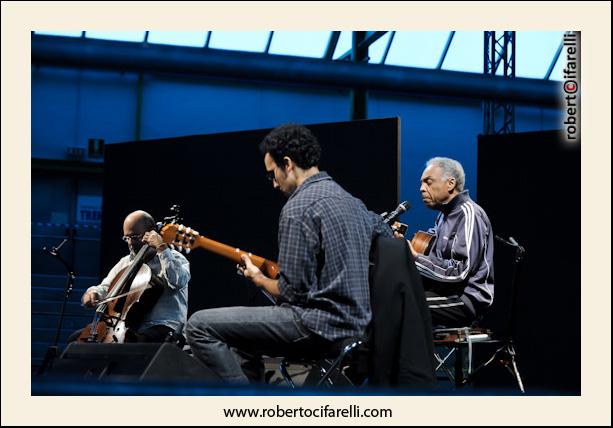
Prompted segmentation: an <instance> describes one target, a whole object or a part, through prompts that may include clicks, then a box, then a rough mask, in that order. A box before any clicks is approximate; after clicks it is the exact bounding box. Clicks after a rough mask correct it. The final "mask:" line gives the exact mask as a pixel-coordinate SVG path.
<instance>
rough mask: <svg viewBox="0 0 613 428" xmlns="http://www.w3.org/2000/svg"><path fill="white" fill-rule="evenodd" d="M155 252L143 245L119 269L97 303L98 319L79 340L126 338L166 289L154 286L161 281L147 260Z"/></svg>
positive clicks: (96, 341)
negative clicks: (126, 264)
mask: <svg viewBox="0 0 613 428" xmlns="http://www.w3.org/2000/svg"><path fill="white" fill-rule="evenodd" d="M154 255H155V249H153V248H152V247H150V246H149V245H143V246H142V247H141V249H140V250H139V251H138V253H137V254H136V256H135V257H134V259H133V260H132V261H131V262H130V264H129V265H128V266H126V267H124V268H123V269H121V270H120V271H119V272H118V273H117V275H116V276H115V277H114V278H113V279H112V281H111V285H110V286H109V291H108V294H107V295H106V297H105V298H104V299H103V300H102V301H100V302H99V303H98V305H97V307H96V312H95V314H94V320H93V321H92V322H91V323H90V324H88V325H87V326H86V327H85V328H84V329H83V330H82V332H81V334H80V335H79V337H78V338H77V342H88V343H123V342H124V341H125V338H126V332H127V330H128V328H130V327H131V326H133V325H136V324H138V322H139V321H140V320H141V319H142V317H143V316H144V314H145V313H146V312H148V310H149V309H150V308H151V307H152V306H153V305H154V304H155V302H156V301H157V299H158V298H159V297H160V295H161V293H162V291H163V289H162V287H153V285H157V284H156V282H157V281H155V279H156V278H155V275H151V269H150V268H149V266H147V264H146V263H147V262H148V261H149V260H150V259H151V258H152V257H153V256H154ZM152 283H153V284H152ZM152 288H153V290H151V292H148V293H145V291H147V290H149V289H152Z"/></svg>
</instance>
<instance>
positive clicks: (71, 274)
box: [37, 237, 77, 375]
mask: <svg viewBox="0 0 613 428" xmlns="http://www.w3.org/2000/svg"><path fill="white" fill-rule="evenodd" d="M70 238H71V237H68V238H64V240H63V241H62V242H61V243H60V245H58V246H57V247H51V249H48V248H47V247H43V251H44V252H46V253H47V254H50V255H51V256H53V257H55V258H56V259H58V260H59V261H60V263H62V264H63V265H64V267H65V268H66V270H67V272H68V277H67V281H66V288H65V289H64V301H63V302H62V308H61V310H60V318H59V320H58V323H57V328H56V331H55V339H54V340H53V345H51V346H49V348H47V353H46V354H45V358H44V360H43V362H42V364H41V366H40V367H39V369H38V372H37V374H38V375H42V374H43V373H44V372H45V371H46V370H47V368H49V367H51V366H52V365H53V360H54V359H55V358H56V357H57V355H58V346H57V343H58V341H59V339H60V333H61V331H62V322H63V321H64V312H65V311H66V303H68V300H69V299H70V295H71V293H72V289H73V287H74V282H75V279H76V277H77V275H76V273H75V271H74V269H73V268H72V266H71V265H70V264H69V263H68V262H67V261H66V260H64V259H63V258H62V256H60V249H61V248H62V246H63V245H64V244H65V243H66V242H68V241H69V240H70Z"/></svg>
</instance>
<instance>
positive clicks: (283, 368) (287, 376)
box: [279, 359, 296, 388]
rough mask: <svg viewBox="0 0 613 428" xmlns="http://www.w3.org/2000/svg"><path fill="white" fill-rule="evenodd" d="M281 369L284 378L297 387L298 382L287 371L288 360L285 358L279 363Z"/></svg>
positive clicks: (291, 385) (290, 385)
mask: <svg viewBox="0 0 613 428" xmlns="http://www.w3.org/2000/svg"><path fill="white" fill-rule="evenodd" d="M279 371H280V372H281V376H283V379H284V380H285V382H286V383H287V384H288V385H289V387H290V388H296V384H295V383H294V381H293V380H292V377H291V376H290V374H289V373H288V371H287V361H285V359H283V360H281V362H280V363H279Z"/></svg>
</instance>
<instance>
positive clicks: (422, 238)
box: [411, 230, 434, 254]
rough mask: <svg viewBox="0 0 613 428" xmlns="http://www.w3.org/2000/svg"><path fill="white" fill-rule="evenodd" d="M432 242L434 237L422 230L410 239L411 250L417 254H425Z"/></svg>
mask: <svg viewBox="0 0 613 428" xmlns="http://www.w3.org/2000/svg"><path fill="white" fill-rule="evenodd" d="M433 242H434V235H433V234H431V233H428V232H424V231H422V230H419V231H417V232H415V235H413V239H411V245H412V246H413V249H414V250H415V251H417V252H418V253H419V254H426V253H427V252H428V251H430V247H431V246H432V243H433Z"/></svg>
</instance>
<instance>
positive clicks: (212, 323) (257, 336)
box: [186, 306, 330, 384]
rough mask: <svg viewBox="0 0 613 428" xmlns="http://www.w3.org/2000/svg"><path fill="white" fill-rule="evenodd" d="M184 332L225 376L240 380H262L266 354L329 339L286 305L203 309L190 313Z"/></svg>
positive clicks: (314, 346) (313, 346)
mask: <svg viewBox="0 0 613 428" xmlns="http://www.w3.org/2000/svg"><path fill="white" fill-rule="evenodd" d="M186 332H187V342H188V343H189V345H190V347H191V350H192V352H193V354H194V356H196V357H197V358H198V359H199V360H200V361H202V362H203V363H204V364H205V365H206V366H208V367H209V368H210V369H212V370H213V371H215V372H216V373H217V374H218V375H219V376H220V377H221V378H222V379H223V380H225V381H227V382H230V383H237V384H246V383H249V382H262V381H263V378H264V365H263V363H262V359H261V357H262V356H263V355H267V356H271V357H280V356H287V355H301V354H303V353H307V352H309V351H310V352H309V353H312V352H313V351H314V350H318V349H321V351H322V352H325V350H326V347H327V346H329V345H330V342H329V341H327V340H325V339H323V338H322V337H320V336H317V335H315V334H314V333H312V332H310V331H309V330H308V329H307V328H306V327H304V326H303V325H302V324H301V323H300V320H299V319H298V316H297V315H296V314H295V313H294V311H293V310H292V309H291V308H289V307H287V306H264V307H243V306H238V307H230V308H215V309H205V310H202V311H198V312H196V313H194V314H193V315H192V316H191V317H190V318H189V320H188V321H187V328H186Z"/></svg>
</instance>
